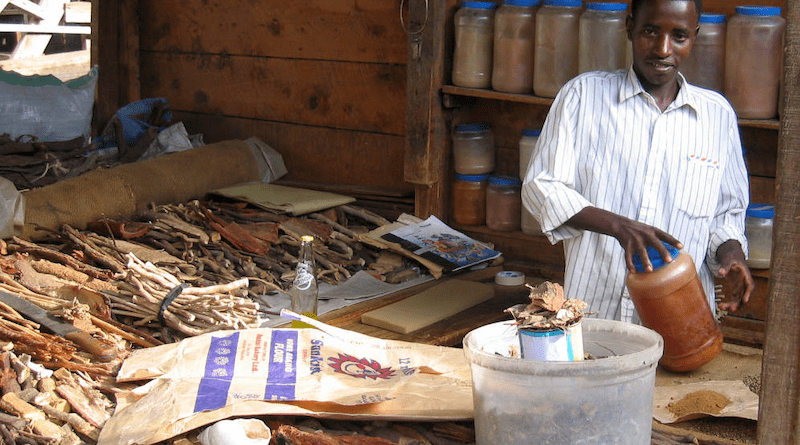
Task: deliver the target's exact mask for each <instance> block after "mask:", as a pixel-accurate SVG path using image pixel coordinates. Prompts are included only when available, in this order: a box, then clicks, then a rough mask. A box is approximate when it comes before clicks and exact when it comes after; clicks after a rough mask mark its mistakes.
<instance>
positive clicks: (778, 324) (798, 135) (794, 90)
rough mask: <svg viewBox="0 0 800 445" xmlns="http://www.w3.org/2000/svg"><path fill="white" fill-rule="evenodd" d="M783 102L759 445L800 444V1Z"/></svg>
mask: <svg viewBox="0 0 800 445" xmlns="http://www.w3.org/2000/svg"><path fill="white" fill-rule="evenodd" d="M785 16H786V17H788V18H789V19H788V20H787V29H786V48H785V53H784V79H783V80H784V89H785V92H784V104H783V109H782V110H781V130H780V136H779V141H778V165H777V175H776V190H777V198H776V205H775V225H774V228H773V230H774V233H773V240H775V242H773V244H772V265H771V268H770V269H771V270H770V273H771V279H770V293H769V301H768V303H767V327H766V340H765V343H764V358H763V364H762V369H761V401H760V405H759V413H758V443H759V444H761V445H767V444H775V445H788V444H795V445H797V444H800V301H799V298H800V273H798V271H800V1H799V0H787V8H786V14H785Z"/></svg>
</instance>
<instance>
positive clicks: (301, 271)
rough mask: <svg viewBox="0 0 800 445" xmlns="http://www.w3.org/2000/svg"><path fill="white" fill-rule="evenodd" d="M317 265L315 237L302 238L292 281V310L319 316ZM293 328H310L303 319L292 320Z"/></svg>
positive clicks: (307, 315) (314, 316)
mask: <svg viewBox="0 0 800 445" xmlns="http://www.w3.org/2000/svg"><path fill="white" fill-rule="evenodd" d="M317 291H318V289H317V267H316V263H315V261H314V237H313V236H311V235H303V236H302V237H301V238H300V254H299V255H298V257H297V267H296V269H295V276H294V281H293V282H292V293H291V297H292V312H295V313H297V314H301V315H305V316H306V317H311V318H314V319H316V318H317V296H318V295H317ZM292 327H293V328H308V327H311V326H310V325H308V324H306V323H303V322H301V321H296V320H295V321H292Z"/></svg>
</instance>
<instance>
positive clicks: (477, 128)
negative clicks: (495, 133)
mask: <svg viewBox="0 0 800 445" xmlns="http://www.w3.org/2000/svg"><path fill="white" fill-rule="evenodd" d="M490 128H491V127H489V124H483V123H477V124H461V125H457V126H456V131H457V132H459V133H478V132H481V131H486V130H489V129H490Z"/></svg>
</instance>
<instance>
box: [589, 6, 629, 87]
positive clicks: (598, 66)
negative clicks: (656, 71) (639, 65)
mask: <svg viewBox="0 0 800 445" xmlns="http://www.w3.org/2000/svg"><path fill="white" fill-rule="evenodd" d="M627 12H628V4H627V3H620V2H589V3H587V4H586V10H584V11H583V13H582V14H581V18H580V24H579V31H578V36H579V39H578V40H579V44H578V73H585V72H587V71H616V70H619V69H622V68H626V67H627V65H628V60H627V59H628V57H627V56H628V46H630V42H628V34H627V32H626V30H625V16H626V15H627Z"/></svg>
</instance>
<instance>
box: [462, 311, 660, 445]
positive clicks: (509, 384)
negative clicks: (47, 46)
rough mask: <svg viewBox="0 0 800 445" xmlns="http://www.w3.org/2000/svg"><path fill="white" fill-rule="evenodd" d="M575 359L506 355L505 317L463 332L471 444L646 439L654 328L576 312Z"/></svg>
mask: <svg viewBox="0 0 800 445" xmlns="http://www.w3.org/2000/svg"><path fill="white" fill-rule="evenodd" d="M581 324H582V330H583V348H584V351H585V352H588V353H590V354H592V355H593V356H594V357H598V358H596V359H592V360H582V361H577V362H550V361H540V360H523V359H520V358H512V357H508V356H506V355H507V354H508V351H509V349H512V348H515V347H516V345H517V344H518V341H519V340H518V337H517V329H516V327H515V326H513V325H512V324H511V323H510V322H497V323H493V324H489V325H486V326H483V327H480V328H477V329H475V330H473V331H471V332H469V333H468V334H467V335H466V337H464V353H465V355H466V357H467V359H468V360H469V362H470V369H471V371H472V394H473V400H474V406H475V436H476V437H475V439H476V445H496V444H504V445H514V444H519V445H529V444H533V443H535V444H564V445H577V444H581V445H588V444H594V445H613V444H633V445H639V444H641V445H649V444H650V441H651V426H652V417H653V392H654V390H655V374H656V367H657V365H658V360H659V358H661V354H662V352H663V345H664V342H663V340H662V338H661V336H660V335H659V334H658V333H657V332H655V331H653V330H651V329H648V328H645V327H643V326H639V325H634V324H630V323H623V322H619V321H611V320H600V319H594V318H584V319H583V320H582V321H581Z"/></svg>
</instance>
